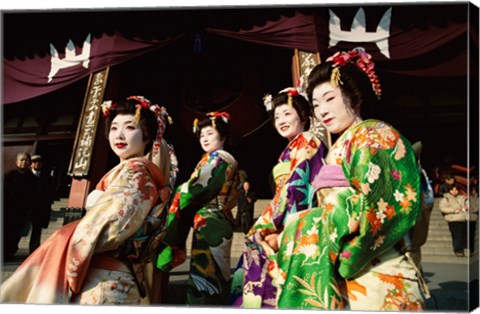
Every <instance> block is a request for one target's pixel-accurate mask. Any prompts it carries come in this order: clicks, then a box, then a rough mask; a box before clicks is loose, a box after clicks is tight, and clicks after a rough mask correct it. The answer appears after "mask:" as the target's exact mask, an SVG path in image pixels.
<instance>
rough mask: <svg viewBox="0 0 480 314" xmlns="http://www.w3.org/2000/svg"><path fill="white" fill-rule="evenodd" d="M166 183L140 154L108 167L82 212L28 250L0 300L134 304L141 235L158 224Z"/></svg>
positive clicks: (0, 292)
mask: <svg viewBox="0 0 480 314" xmlns="http://www.w3.org/2000/svg"><path fill="white" fill-rule="evenodd" d="M165 184H166V182H165V179H164V176H163V174H162V173H161V171H160V169H159V168H158V167H157V166H155V165H154V164H153V163H152V162H150V161H148V160H147V159H145V158H132V159H129V160H126V161H124V162H121V163H120V164H119V165H117V166H116V167H115V168H113V169H112V170H110V171H109V172H108V173H107V174H106V175H105V176H104V177H103V178H102V179H101V180H100V182H99V183H98V185H97V187H96V190H95V191H93V192H92V193H91V195H90V196H89V198H88V206H87V213H86V215H85V216H84V217H83V218H82V219H81V220H77V221H74V222H71V223H70V224H67V225H65V226H64V227H62V228H61V229H59V230H57V231H56V232H55V233H54V234H53V235H52V236H51V237H50V238H49V239H47V240H46V241H45V242H44V243H43V244H42V245H41V246H40V247H39V248H38V249H37V250H36V251H35V252H34V253H33V254H31V255H30V256H29V257H28V258H27V259H26V260H25V261H24V262H23V263H22V265H20V267H19V268H18V269H17V271H16V272H15V273H14V274H13V275H12V276H11V277H10V278H9V279H8V280H7V281H5V282H4V283H3V284H2V286H1V290H0V295H1V296H0V298H1V302H2V303H37V304H41V303H44V304H45V303H46V304H54V303H60V304H61V303H71V302H72V303H81V304H102V303H107V304H138V303H140V300H141V293H140V292H141V290H142V272H143V269H142V265H143V262H142V260H141V258H140V257H139V256H135V253H136V252H137V253H138V252H141V250H140V249H139V248H141V247H142V244H143V242H145V241H143V240H145V239H147V238H148V234H150V233H151V232H152V230H153V229H155V228H158V227H160V223H159V222H160V221H159V220H158V218H156V217H155V216H158V212H159V211H161V210H162V209H163V208H162V206H161V204H160V206H155V205H157V204H159V202H160V200H159V195H160V191H161V189H162V188H163V187H164V186H165Z"/></svg>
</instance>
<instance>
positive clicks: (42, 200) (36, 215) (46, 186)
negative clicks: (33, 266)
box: [29, 155, 54, 254]
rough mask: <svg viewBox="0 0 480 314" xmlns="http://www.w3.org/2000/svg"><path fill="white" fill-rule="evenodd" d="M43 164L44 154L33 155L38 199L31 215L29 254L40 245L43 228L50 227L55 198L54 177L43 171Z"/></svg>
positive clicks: (33, 171)
mask: <svg viewBox="0 0 480 314" xmlns="http://www.w3.org/2000/svg"><path fill="white" fill-rule="evenodd" d="M42 165H43V164H42V156H40V155H33V156H32V165H31V169H32V173H33V174H34V175H35V177H36V181H37V188H38V199H37V200H36V202H35V206H34V207H33V208H32V213H31V215H30V220H31V222H32V233H31V235H30V243H29V254H32V252H33V251H35V250H36V249H37V248H38V247H39V246H40V242H41V236H42V228H45V229H46V228H48V224H49V223H50V212H51V210H52V203H53V198H54V191H53V182H52V177H51V176H50V174H49V173H48V172H47V171H42Z"/></svg>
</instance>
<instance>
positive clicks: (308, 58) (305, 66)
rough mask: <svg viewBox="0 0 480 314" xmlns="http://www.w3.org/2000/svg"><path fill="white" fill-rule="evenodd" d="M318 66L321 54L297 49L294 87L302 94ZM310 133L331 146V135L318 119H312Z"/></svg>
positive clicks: (293, 67)
mask: <svg viewBox="0 0 480 314" xmlns="http://www.w3.org/2000/svg"><path fill="white" fill-rule="evenodd" d="M317 64H320V54H319V53H313V52H307V51H301V50H298V49H295V55H294V56H293V62H292V77H293V86H296V87H297V88H298V90H299V91H300V92H301V93H306V89H307V81H308V76H309V75H310V72H311V71H312V70H313V68H314V67H315V66H316V65H317ZM309 131H311V132H312V133H314V134H315V135H316V136H318V138H320V140H321V141H322V142H323V143H325V145H327V147H330V146H331V138H330V134H329V133H328V132H327V130H326V129H325V128H324V127H323V126H322V125H321V124H320V122H318V121H317V120H316V119H311V123H310V130H309Z"/></svg>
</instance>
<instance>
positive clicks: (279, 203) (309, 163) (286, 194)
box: [230, 88, 326, 308]
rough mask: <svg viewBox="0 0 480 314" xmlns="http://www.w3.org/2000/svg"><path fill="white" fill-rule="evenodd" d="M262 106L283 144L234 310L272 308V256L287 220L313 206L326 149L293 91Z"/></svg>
mask: <svg viewBox="0 0 480 314" xmlns="http://www.w3.org/2000/svg"><path fill="white" fill-rule="evenodd" d="M264 104H265V107H266V109H267V111H268V114H269V117H270V120H271V122H272V124H273V126H274V127H275V129H276V130H277V132H278V134H279V135H280V136H281V137H283V138H285V140H287V142H288V143H287V145H286V147H285V149H284V150H283V151H282V152H281V154H280V156H279V158H278V161H277V164H276V165H275V166H274V168H273V171H272V172H273V178H274V182H275V193H274V196H273V199H272V201H271V202H270V203H269V205H268V206H267V207H266V208H265V209H264V211H263V213H262V214H261V215H260V217H259V218H258V219H257V220H256V221H255V223H254V224H253V226H252V228H251V229H250V230H249V232H248V234H247V236H246V239H245V249H244V252H243V254H242V256H241V257H240V261H239V265H238V266H237V268H236V271H235V275H234V279H233V281H232V289H231V296H230V303H232V304H233V305H234V306H236V307H243V308H260V307H267V308H268V307H270V308H274V307H276V300H277V291H276V286H275V284H274V281H275V280H277V279H278V278H277V277H276V274H277V272H276V269H277V266H276V262H277V260H276V252H277V250H278V239H279V237H280V235H281V234H282V231H283V229H284V226H285V223H286V222H287V221H288V219H289V216H290V215H292V214H294V213H297V212H302V211H303V210H305V209H307V208H311V207H312V206H313V205H314V204H315V203H314V201H315V194H314V191H313V180H314V177H315V176H316V174H317V173H318V172H319V170H320V169H321V167H322V165H323V161H322V158H323V157H324V156H325V152H326V146H325V144H324V143H322V142H321V141H320V140H319V139H318V138H317V137H316V136H315V135H314V134H313V133H311V132H308V131H307V130H308V129H309V126H310V118H311V112H312V111H311V107H310V104H309V102H308V101H307V99H306V98H305V97H304V96H303V95H301V94H300V93H299V92H298V90H297V89H296V88H287V89H285V90H282V91H280V92H279V93H278V94H277V95H275V96H274V97H272V96H271V95H267V96H265V98H264Z"/></svg>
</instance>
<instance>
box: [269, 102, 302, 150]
mask: <svg viewBox="0 0 480 314" xmlns="http://www.w3.org/2000/svg"><path fill="white" fill-rule="evenodd" d="M274 119H275V129H277V132H278V133H279V134H280V135H281V136H282V137H284V138H286V139H288V140H289V141H291V140H293V139H294V138H295V136H297V135H298V134H300V133H301V132H303V131H304V128H305V123H303V122H301V121H300V117H299V116H298V113H297V111H296V110H295V108H293V107H291V106H289V105H287V104H285V105H280V106H278V107H275V112H274Z"/></svg>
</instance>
